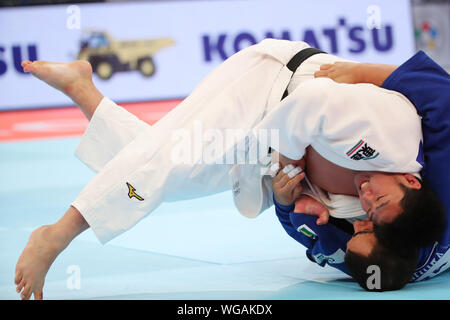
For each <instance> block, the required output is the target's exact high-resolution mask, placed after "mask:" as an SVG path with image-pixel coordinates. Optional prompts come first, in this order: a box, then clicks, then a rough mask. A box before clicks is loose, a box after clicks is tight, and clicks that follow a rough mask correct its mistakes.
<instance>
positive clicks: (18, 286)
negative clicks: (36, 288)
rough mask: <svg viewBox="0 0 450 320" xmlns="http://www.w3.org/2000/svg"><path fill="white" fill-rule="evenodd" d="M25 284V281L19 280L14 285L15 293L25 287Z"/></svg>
mask: <svg viewBox="0 0 450 320" xmlns="http://www.w3.org/2000/svg"><path fill="white" fill-rule="evenodd" d="M25 285H26V281H25V280H22V281H20V283H19V284H18V285H17V287H16V291H17V293H20V291H22V289H23V287H25Z"/></svg>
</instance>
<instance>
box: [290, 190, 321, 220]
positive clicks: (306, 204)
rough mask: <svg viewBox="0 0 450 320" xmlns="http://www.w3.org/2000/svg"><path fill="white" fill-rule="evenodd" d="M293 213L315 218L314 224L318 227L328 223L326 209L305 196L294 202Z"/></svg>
mask: <svg viewBox="0 0 450 320" xmlns="http://www.w3.org/2000/svg"><path fill="white" fill-rule="evenodd" d="M294 212H296V213H305V214H310V215H313V216H317V217H318V218H317V221H316V223H317V224H318V225H322V224H326V223H328V218H329V216H330V214H329V211H328V209H327V207H325V206H324V205H323V204H322V203H320V202H319V201H317V200H316V199H314V198H311V197H310V196H307V195H302V196H301V197H300V198H299V199H298V200H297V201H296V202H295V209H294Z"/></svg>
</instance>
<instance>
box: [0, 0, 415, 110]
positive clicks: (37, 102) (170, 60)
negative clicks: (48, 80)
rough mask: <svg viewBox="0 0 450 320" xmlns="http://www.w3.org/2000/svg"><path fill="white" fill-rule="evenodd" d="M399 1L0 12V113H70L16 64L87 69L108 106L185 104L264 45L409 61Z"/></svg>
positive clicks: (409, 38) (405, 3) (407, 19)
mask: <svg viewBox="0 0 450 320" xmlns="http://www.w3.org/2000/svg"><path fill="white" fill-rule="evenodd" d="M411 20H412V19H411V8H410V4H409V0H398V1H388V0H379V1H375V0H359V1H354V0H341V1H335V0H322V1H298V0H277V1H210V2H207V1H198V2H197V1H189V2H175V1H174V2H168V3H164V2H151V3H136V2H135V3H98V4H83V5H53V6H39V7H23V8H6V9H2V10H1V11H0V30H1V31H0V32H1V37H0V91H1V92H0V97H1V100H0V109H21V108H39V107H54V106H64V105H73V103H72V102H71V101H70V100H69V99H68V98H67V97H65V96H64V95H63V94H62V93H60V92H57V91H55V90H54V89H52V88H50V87H48V86H47V85H46V84H44V83H42V82H40V81H37V80H36V79H33V78H32V77H31V76H30V75H29V74H24V73H23V72H22V68H21V65H20V62H21V60H25V59H31V60H35V59H39V60H47V61H62V62H69V61H73V60H75V59H86V60H88V61H90V62H91V64H92V66H93V68H94V71H95V75H94V81H95V84H96V85H97V86H98V88H99V89H100V91H101V92H102V93H104V94H105V95H106V96H108V97H110V98H111V99H113V100H115V101H118V102H130V101H143V100H165V99H177V98H183V97H186V96H187V95H188V94H189V93H190V92H191V91H192V90H193V89H194V88H195V86H196V85H197V84H198V83H199V82H200V81H201V80H202V79H203V78H204V77H205V76H206V75H207V74H208V73H209V72H210V71H211V70H212V69H213V68H214V67H216V66H217V65H219V64H220V63H221V62H222V61H224V60H225V59H226V58H228V57H229V56H231V55H232V54H234V53H235V52H237V51H239V50H241V49H243V48H245V47H248V46H250V45H252V44H255V43H257V42H260V41H261V40H263V39H264V38H267V37H272V38H280V39H290V40H294V41H306V42H308V43H310V44H311V45H312V46H315V47H318V48H320V49H322V50H324V51H327V52H329V53H332V54H335V55H339V56H342V57H344V58H348V59H353V60H356V61H370V62H384V63H393V64H398V63H401V62H403V61H404V60H406V59H407V58H409V57H410V56H411V55H412V54H413V53H414V33H413V28H412V21H411Z"/></svg>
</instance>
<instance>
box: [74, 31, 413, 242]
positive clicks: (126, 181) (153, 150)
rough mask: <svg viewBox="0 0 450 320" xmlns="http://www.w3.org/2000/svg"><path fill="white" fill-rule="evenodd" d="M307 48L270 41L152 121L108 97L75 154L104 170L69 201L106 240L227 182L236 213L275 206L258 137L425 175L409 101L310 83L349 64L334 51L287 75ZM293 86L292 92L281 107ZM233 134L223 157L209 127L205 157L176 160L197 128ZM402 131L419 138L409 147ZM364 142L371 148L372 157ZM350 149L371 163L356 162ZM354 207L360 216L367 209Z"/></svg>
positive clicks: (360, 88) (287, 149) (357, 165)
mask: <svg viewBox="0 0 450 320" xmlns="http://www.w3.org/2000/svg"><path fill="white" fill-rule="evenodd" d="M307 47H308V45H307V44H306V43H304V42H291V41H285V40H273V39H268V40H264V41H262V42H261V43H260V44H257V45H255V46H252V47H249V48H247V49H244V50H242V51H240V52H239V53H237V54H235V55H234V56H232V57H231V58H229V59H228V60H227V61H225V62H224V63H223V64H222V65H220V66H219V67H218V68H217V69H215V70H214V71H213V72H212V73H211V74H210V75H209V76H207V77H206V78H205V79H204V81H203V82H202V83H200V85H199V86H198V87H197V88H196V89H195V90H194V91H193V92H192V94H191V95H190V96H189V97H188V98H186V99H185V100H184V101H183V102H182V103H181V104H180V105H179V106H177V107H176V108H175V109H174V110H172V111H171V112H170V113H169V114H167V115H166V116H165V117H164V118H163V119H161V120H160V121H158V122H157V123H156V124H155V125H153V126H151V127H150V126H149V125H147V124H145V123H144V122H142V121H140V120H139V119H137V118H136V117H134V116H133V115H131V114H130V113H128V112H127V111H125V110H124V109H122V108H121V107H119V106H117V105H116V104H114V103H113V102H112V101H111V100H109V99H108V98H104V99H103V100H102V102H101V103H100V105H99V106H98V108H97V110H96V111H95V113H94V116H93V117H92V119H91V122H90V124H89V127H88V129H87V130H86V132H85V134H84V136H83V137H82V139H81V142H80V145H79V146H78V148H77V150H76V155H77V156H78V157H79V158H80V159H81V160H82V161H83V162H85V163H86V164H87V165H88V166H89V167H90V168H91V169H93V170H95V171H98V174H97V175H96V176H95V177H94V179H93V180H92V181H91V182H90V183H89V184H88V185H87V186H86V187H85V188H84V189H83V190H82V192H81V193H80V195H79V196H78V197H77V199H76V200H75V201H74V202H73V203H72V205H73V206H74V207H75V208H77V209H78V210H79V211H80V213H81V214H82V215H83V217H84V218H85V219H86V221H87V222H88V224H89V225H90V227H91V228H92V230H93V231H94V233H95V234H96V236H97V237H98V239H99V240H100V241H101V242H102V243H105V242H107V241H109V240H111V239H112V238H114V237H116V236H117V235H119V234H121V233H122V232H124V231H126V230H128V229H130V228H131V227H132V226H134V225H135V224H136V223H138V222H139V221H140V220H141V219H143V218H144V217H145V216H146V215H147V214H149V213H150V212H151V211H153V210H154V209H156V208H157V207H158V206H159V205H160V204H161V203H162V202H168V201H177V200H185V199H192V198H196V197H201V196H206V195H210V194H214V193H218V192H222V191H225V190H230V189H232V190H233V198H234V202H235V204H236V206H237V208H238V210H239V211H240V212H241V213H242V214H243V215H245V216H247V217H256V216H257V215H258V214H260V213H261V212H262V211H264V210H265V209H267V208H269V207H270V206H271V205H272V190H271V178H270V175H263V174H262V173H264V172H265V171H267V169H268V168H269V166H270V164H271V158H270V155H268V154H267V152H264V150H263V152H260V151H261V150H260V149H261V148H259V144H258V143H256V141H257V140H258V139H259V140H260V144H261V145H269V144H270V145H271V146H272V147H273V148H275V149H276V150H278V151H280V152H281V153H282V154H284V155H286V156H287V157H290V158H292V159H300V158H301V156H302V155H303V153H304V148H305V147H306V146H308V145H312V146H313V147H314V148H315V149H316V148H317V149H316V150H317V151H318V152H319V153H320V154H321V155H322V156H323V157H325V158H326V159H328V160H330V161H332V162H335V163H336V164H337V165H341V166H343V167H347V168H351V169H354V170H377V171H390V172H394V171H395V172H413V173H416V172H419V171H420V168H421V167H420V165H419V164H418V163H414V161H411V159H415V155H416V154H417V151H418V146H419V141H420V139H421V130H420V119H419V117H418V116H417V114H416V111H415V108H414V107H413V106H412V105H411V104H410V103H409V101H408V100H407V99H405V98H404V97H403V96H401V95H400V94H397V93H393V92H390V91H387V90H384V89H380V88H378V87H375V86H372V85H354V86H353V87H352V86H348V85H347V86H346V85H339V84H335V83H334V82H332V81H331V80H328V81H327V80H324V79H313V74H314V72H315V71H316V70H318V69H319V67H320V65H321V64H323V63H334V62H335V61H341V60H343V59H340V58H338V57H335V56H332V55H328V54H317V55H314V56H312V57H310V58H309V59H307V60H306V61H305V62H304V63H303V64H302V65H301V66H300V67H299V68H298V69H297V71H296V73H295V74H294V77H293V78H292V80H291V77H292V72H291V71H290V70H289V69H287V68H286V63H287V62H288V61H289V60H290V59H291V58H292V57H293V56H294V55H295V54H296V53H297V52H299V51H300V50H302V49H304V48H307ZM288 85H289V90H288V91H290V95H289V96H288V97H287V98H286V99H285V100H283V102H281V103H280V100H281V97H282V95H283V92H284V90H285V89H286V87H288ZM325 92H329V94H327V95H326V97H327V99H323V98H324V97H325V95H324V93H325ZM302 101H304V102H302ZM333 101H336V103H335V104H333ZM352 106H353V107H352ZM297 108H298V110H297ZM325 112H328V113H327V114H326V113H325ZM393 112H394V114H393ZM302 113H303V114H302ZM283 114H284V118H283ZM394 118H397V119H401V120H395V122H394V121H392V119H394ZM277 122H280V123H282V125H283V127H282V128H280V127H279V126H277V125H276V123H277ZM385 122H386V123H385ZM199 128H200V129H201V130H199ZM267 129H269V131H270V129H275V130H279V131H273V132H271V133H270V132H269V133H268V137H269V138H272V137H273V136H274V135H275V133H274V132H278V134H279V141H278V140H277V139H278V138H276V139H273V141H272V142H271V141H270V139H269V140H266V141H262V140H261V135H259V133H258V132H260V131H259V130H262V131H263V132H266V130H267ZM230 130H234V132H237V135H235V136H234V139H225V140H224V141H223V145H222V151H223V152H216V153H214V152H213V155H212V156H211V157H210V158H211V159H213V160H214V159H215V160H217V161H208V162H207V163H206V162H205V161H203V160H204V151H205V150H210V149H211V139H210V138H211V137H209V139H208V138H205V136H204V135H203V134H202V135H201V136H202V139H201V142H200V143H199V142H198V141H196V143H197V146H198V147H199V149H200V150H201V152H198V151H194V150H193V152H192V154H190V155H189V157H186V154H184V155H182V156H181V158H180V159H177V154H180V152H179V151H180V150H189V148H185V149H183V148H182V144H183V142H182V141H183V139H181V140H180V137H181V138H182V137H183V135H185V134H187V135H188V136H190V137H193V136H194V135H195V132H196V131H201V132H203V133H205V132H210V133H211V132H212V133H220V134H222V136H224V137H225V136H227V132H229V131H230ZM405 136H407V137H408V141H412V143H409V144H407V145H406V146H405V144H404V143H402V137H405ZM359 140H362V141H363V144H362V145H359V142H358V141H359ZM243 141H247V143H242V142H243ZM357 142H358V143H357ZM361 146H362V147H364V148H366V149H365V150H366V151H364V152H363V151H361ZM399 147H401V148H402V149H401V150H402V152H399V151H398V148H399ZM293 148H295V149H293ZM367 148H370V149H371V150H374V152H373V153H372V154H371V156H370V157H368V156H366V154H367V152H369V153H370V152H371V151H370V150H369V149H367ZM262 149H264V148H262ZM353 149H354V150H353ZM254 150H257V152H253V151H254ZM215 151H217V150H215ZM347 152H351V154H350V155H348V154H347ZM181 153H182V152H181ZM254 154H256V155H257V157H258V159H250V161H247V162H245V161H244V163H238V164H236V163H233V162H232V163H229V161H219V160H224V159H225V160H226V159H229V157H230V155H233V156H234V157H237V158H239V157H242V155H244V158H245V156H246V155H254ZM354 154H358V155H360V156H361V157H363V158H361V159H360V160H355V159H351V158H350V157H351V156H352V155H354ZM346 157H348V158H346ZM357 157H359V156H357ZM186 158H188V159H189V161H185V160H186ZM367 158H371V159H367ZM254 160H256V161H254ZM349 201H350V202H349ZM349 201H344V203H345V204H346V205H347V206H348V204H349V203H351V206H355V205H356V206H358V205H359V201H358V200H357V199H354V198H353V199H352V200H349ZM352 201H353V202H352ZM355 201H356V202H355ZM336 203H337V202H336ZM344 207H345V206H344ZM353 208H354V207H353ZM358 210H359V207H358ZM358 210H356V211H355V212H356V214H353V216H354V215H361V214H363V212H361V211H359V212H358ZM338 211H339V210H337V212H338Z"/></svg>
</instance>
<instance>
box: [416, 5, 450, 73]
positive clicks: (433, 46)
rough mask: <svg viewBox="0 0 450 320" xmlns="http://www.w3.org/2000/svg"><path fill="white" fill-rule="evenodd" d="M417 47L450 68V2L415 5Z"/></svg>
mask: <svg viewBox="0 0 450 320" xmlns="http://www.w3.org/2000/svg"><path fill="white" fill-rule="evenodd" d="M413 12H414V36H415V40H416V47H417V49H419V50H423V51H425V52H426V53H427V54H428V55H429V56H430V57H431V58H433V59H434V60H435V61H436V62H437V63H439V64H440V65H441V66H443V67H444V68H446V69H447V70H450V4H449V3H440V4H430V3H428V4H426V5H415V6H414V7H413Z"/></svg>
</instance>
